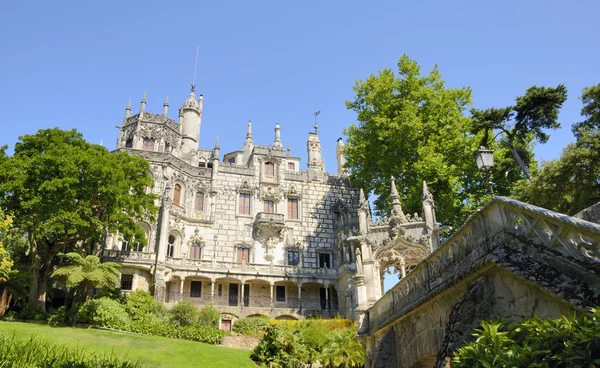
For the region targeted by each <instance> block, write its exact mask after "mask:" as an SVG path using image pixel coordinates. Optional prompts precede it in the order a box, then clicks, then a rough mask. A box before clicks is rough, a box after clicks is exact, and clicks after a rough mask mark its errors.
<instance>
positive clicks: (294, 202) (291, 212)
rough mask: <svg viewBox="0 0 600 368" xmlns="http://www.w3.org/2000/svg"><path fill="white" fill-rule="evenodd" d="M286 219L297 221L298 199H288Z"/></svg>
mask: <svg viewBox="0 0 600 368" xmlns="http://www.w3.org/2000/svg"><path fill="white" fill-rule="evenodd" d="M288 219H298V199H297V198H289V199H288Z"/></svg>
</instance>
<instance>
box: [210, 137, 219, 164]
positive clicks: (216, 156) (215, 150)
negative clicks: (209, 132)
mask: <svg viewBox="0 0 600 368" xmlns="http://www.w3.org/2000/svg"><path fill="white" fill-rule="evenodd" d="M220 152H221V148H220V147H219V137H217V140H216V141H215V148H213V157H212V159H213V173H216V172H217V170H218V169H219V155H220Z"/></svg>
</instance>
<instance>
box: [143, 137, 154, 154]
mask: <svg viewBox="0 0 600 368" xmlns="http://www.w3.org/2000/svg"><path fill="white" fill-rule="evenodd" d="M142 143H143V144H142V150H144V151H154V139H150V138H144V140H143V142H142Z"/></svg>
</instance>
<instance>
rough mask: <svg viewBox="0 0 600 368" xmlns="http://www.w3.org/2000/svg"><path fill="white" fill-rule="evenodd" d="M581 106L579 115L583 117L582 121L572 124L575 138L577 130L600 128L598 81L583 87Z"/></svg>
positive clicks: (599, 91) (595, 129)
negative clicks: (590, 85)
mask: <svg viewBox="0 0 600 368" xmlns="http://www.w3.org/2000/svg"><path fill="white" fill-rule="evenodd" d="M581 102H583V108H582V109H581V115H582V116H584V117H585V120H584V121H581V122H579V123H575V124H573V127H572V130H573V134H575V137H576V138H579V135H580V133H579V130H580V129H584V130H587V131H597V130H600V83H599V84H597V85H595V86H592V87H586V88H584V89H583V93H582V94H581Z"/></svg>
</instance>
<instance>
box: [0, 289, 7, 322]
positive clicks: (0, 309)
mask: <svg viewBox="0 0 600 368" xmlns="http://www.w3.org/2000/svg"><path fill="white" fill-rule="evenodd" d="M7 309H8V288H7V287H6V286H5V287H4V290H2V296H1V297H0V317H2V316H3V315H4V313H6V310H7Z"/></svg>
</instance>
